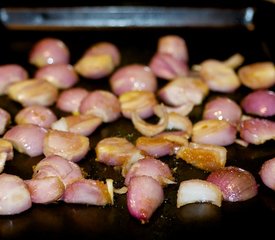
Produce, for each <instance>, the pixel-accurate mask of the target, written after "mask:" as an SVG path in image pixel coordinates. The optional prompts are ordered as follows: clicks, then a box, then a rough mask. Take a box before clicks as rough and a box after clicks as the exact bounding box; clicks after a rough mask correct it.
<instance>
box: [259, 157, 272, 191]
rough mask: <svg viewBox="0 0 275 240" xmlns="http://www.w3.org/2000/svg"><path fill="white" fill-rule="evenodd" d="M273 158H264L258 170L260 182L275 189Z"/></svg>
mask: <svg viewBox="0 0 275 240" xmlns="http://www.w3.org/2000/svg"><path fill="white" fill-rule="evenodd" d="M274 173H275V158H270V159H268V160H266V161H265V162H264V163H263V164H262V166H261V168H260V171H259V175H260V177H261V180H262V182H263V183H264V185H265V186H267V187H268V188H270V189H272V190H273V191H275V174H274Z"/></svg>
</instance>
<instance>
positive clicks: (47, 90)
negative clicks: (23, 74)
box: [7, 79, 58, 107]
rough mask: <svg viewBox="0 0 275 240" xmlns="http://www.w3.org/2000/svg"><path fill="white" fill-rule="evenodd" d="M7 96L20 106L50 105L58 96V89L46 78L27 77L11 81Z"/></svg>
mask: <svg viewBox="0 0 275 240" xmlns="http://www.w3.org/2000/svg"><path fill="white" fill-rule="evenodd" d="M7 94H8V96H9V97H10V99H12V100H13V101H16V102H19V103H20V104H22V106H24V107H27V106H32V105H40V106H45V107H48V106H51V105H53V104H54V103H55V101H56V100H57V97H58V89H57V87H55V86H54V85H53V84H51V83H49V82H48V81H46V80H39V79H28V80H23V81H20V82H17V83H13V84H12V85H10V86H9V88H8V93H7Z"/></svg>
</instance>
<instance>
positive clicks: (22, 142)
mask: <svg viewBox="0 0 275 240" xmlns="http://www.w3.org/2000/svg"><path fill="white" fill-rule="evenodd" d="M46 134H47V129H45V128H43V127H40V126H38V125H34V124H20V125H15V126H13V127H12V128H10V129H9V130H8V131H7V132H6V133H5V134H4V136H3V138H4V139H6V140H8V141H10V142H11V143H12V145H13V147H14V148H15V149H16V150H17V151H18V152H20V153H24V154H26V155H28V156H30V157H35V156H39V155H41V154H42V153H43V141H44V138H45V136H46Z"/></svg>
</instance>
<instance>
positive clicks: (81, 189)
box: [63, 179, 113, 206]
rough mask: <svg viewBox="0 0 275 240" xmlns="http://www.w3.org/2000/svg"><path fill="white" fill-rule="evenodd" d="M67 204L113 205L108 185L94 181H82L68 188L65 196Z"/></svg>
mask: <svg viewBox="0 0 275 240" xmlns="http://www.w3.org/2000/svg"><path fill="white" fill-rule="evenodd" d="M63 201H64V202H66V203H78V204H88V205H97V206H105V205H107V204H112V201H113V200H112V197H111V194H110V193H109V190H108V187H107V184H106V183H104V182H103V181H99V180H93V179H80V180H77V181H75V182H73V183H71V184H69V185H68V186H67V187H66V190H65V192H64V195H63Z"/></svg>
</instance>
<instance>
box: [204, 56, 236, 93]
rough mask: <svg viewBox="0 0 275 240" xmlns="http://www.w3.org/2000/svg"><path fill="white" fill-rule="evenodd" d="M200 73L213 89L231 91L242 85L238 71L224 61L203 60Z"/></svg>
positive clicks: (224, 91)
mask: <svg viewBox="0 0 275 240" xmlns="http://www.w3.org/2000/svg"><path fill="white" fill-rule="evenodd" d="M199 73H200V76H201V78H202V79H203V80H204V81H205V82H206V84H207V85H208V87H209V89H210V90H212V91H216V92H223V93H230V92H234V91H235V90H236V89H238V88H239V87H240V86H241V82H240V80H239V78H238V75H237V73H236V72H235V71H234V70H233V69H232V68H230V67H228V66H227V65H225V64H224V63H223V62H221V61H218V60H215V59H208V60H205V61H203V62H202V63H201V66H200V72H199Z"/></svg>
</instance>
